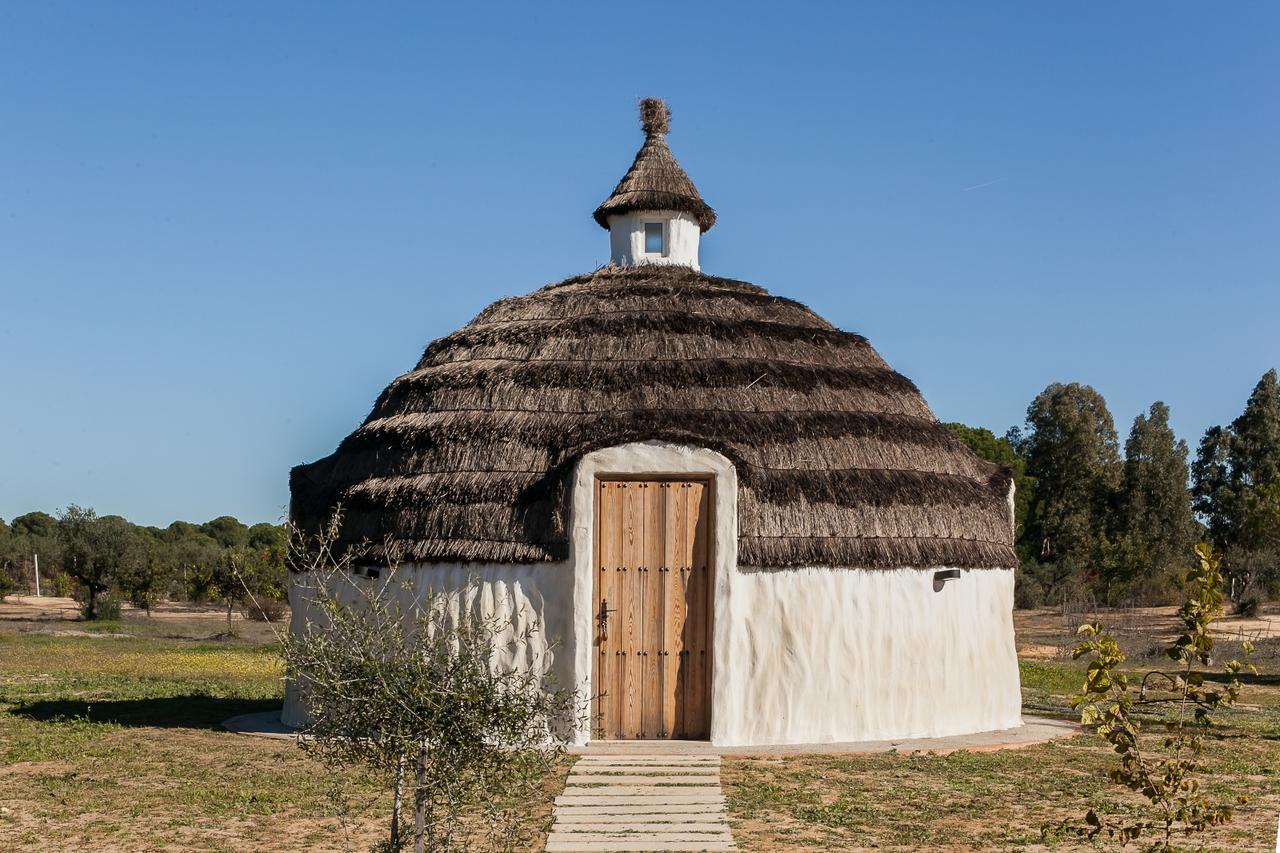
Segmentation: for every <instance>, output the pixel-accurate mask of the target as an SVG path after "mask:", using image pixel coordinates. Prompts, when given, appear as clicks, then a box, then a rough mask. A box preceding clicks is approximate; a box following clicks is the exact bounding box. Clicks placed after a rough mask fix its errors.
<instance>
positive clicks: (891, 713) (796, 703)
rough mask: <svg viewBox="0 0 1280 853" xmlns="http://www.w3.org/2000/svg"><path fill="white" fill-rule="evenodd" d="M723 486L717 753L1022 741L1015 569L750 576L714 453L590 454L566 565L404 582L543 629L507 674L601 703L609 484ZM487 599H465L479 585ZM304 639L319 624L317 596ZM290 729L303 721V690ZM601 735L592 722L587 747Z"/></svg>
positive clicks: (640, 447)
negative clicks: (602, 560)
mask: <svg viewBox="0 0 1280 853" xmlns="http://www.w3.org/2000/svg"><path fill="white" fill-rule="evenodd" d="M640 473H643V474H671V475H676V476H679V475H682V474H684V475H687V474H703V475H707V474H710V475H712V476H713V477H714V478H715V492H714V496H713V500H714V502H715V503H714V513H715V543H714V547H715V555H714V557H715V566H714V568H715V605H714V611H713V620H714V625H713V644H714V648H713V650H712V687H711V706H712V711H711V740H712V742H713V743H714V744H716V745H718V746H750V745H763V744H785V743H824V742H837V741H860V740H889V739H899V738H912V737H938V736H944V735H955V734H965V733H972V732H980V731H992V730H998V729H1007V728H1013V727H1015V726H1018V725H1020V724H1021V717H1020V707H1021V694H1020V688H1019V682H1018V665H1017V657H1016V653H1015V650H1014V639H1013V571H1012V570H1011V569H999V570H980V571H963V572H961V576H960V578H959V579H957V580H952V581H947V582H946V583H945V584H940V585H939V584H935V582H934V574H935V571H936V570H934V569H896V570H866V569H831V568H807V569H785V570H770V571H743V570H740V569H738V568H737V474H736V472H735V471H734V468H733V465H732V464H731V463H730V462H729V461H728V460H727V459H726V458H725V457H723V456H721V455H720V454H718V453H715V452H713V451H710V450H706V449H700V448H690V447H681V446H677V445H671V444H664V443H659V442H644V443H637V444H628V445H624V446H621V447H613V448H608V449H605V450H600V451H596V452H594V453H591V454H588V455H587V456H585V457H584V458H583V459H582V461H581V462H580V463H579V465H578V468H577V470H576V473H575V476H574V487H573V488H574V491H573V522H572V537H571V546H570V559H569V562H568V563H567V564H564V563H562V564H555V563H548V564H539V565H531V566H530V565H524V566H474V565H472V566H462V565H456V564H455V565H421V566H404V567H401V568H400V569H399V570H397V572H396V573H394V575H393V576H392V579H391V580H388V579H387V578H386V577H384V578H380V579H379V580H378V581H364V583H388V582H392V583H397V584H400V583H401V582H402V580H403V579H404V578H405V577H409V578H411V579H412V583H411V584H409V585H408V586H407V588H405V589H404V590H403V591H402V592H399V593H398V594H400V595H402V596H423V595H425V593H426V591H427V589H428V588H434V589H435V590H437V591H439V592H448V593H450V594H452V595H453V602H454V604H453V606H454V607H458V606H463V605H465V606H466V607H468V608H469V609H470V610H471V612H473V613H486V614H492V613H503V614H506V615H509V616H511V617H512V621H513V622H514V623H515V625H516V626H518V627H517V628H516V629H515V632H516V633H520V632H522V626H524V625H528V624H531V623H532V622H536V623H538V625H539V629H538V630H537V631H535V632H533V633H532V634H531V635H530V637H529V639H528V642H525V643H510V644H508V645H507V646H505V647H504V648H503V650H502V651H501V652H500V654H499V657H498V663H499V664H500V665H507V666H520V667H525V666H530V665H537V664H538V662H539V661H542V660H545V661H547V663H548V666H549V668H550V672H551V673H552V676H553V678H554V681H555V683H556V685H557V686H562V687H563V686H572V687H574V688H576V689H578V690H579V691H580V692H581V694H582V695H583V696H584V697H585V696H589V695H590V692H591V683H592V667H593V664H594V654H593V647H592V637H593V633H592V631H593V623H592V619H593V616H594V613H593V609H592V602H593V588H592V584H593V583H594V572H593V571H592V566H593V564H594V555H593V553H592V549H593V548H594V540H595V537H594V525H595V518H594V514H595V506H594V482H595V479H596V477H597V476H600V475H610V474H640ZM469 578H471V579H474V581H475V582H476V586H474V587H473V589H472V593H471V595H470V597H469V598H468V600H466V601H465V602H463V601H462V600H461V598H460V597H459V591H460V590H462V589H464V588H467V586H468V579H469ZM293 596H294V597H293V599H292V600H294V601H295V602H298V605H299V606H295V608H294V615H293V620H294V623H293V629H294V630H300V629H301V628H302V626H303V624H304V620H305V619H307V618H308V616H307V608H306V605H305V597H306V595H305V589H304V588H299V587H297V586H296V585H295V591H294V593H293ZM284 720H285V722H286V723H288V724H290V725H297V724H299V723H300V722H301V721H302V714H301V707H300V703H299V702H298V700H297V697H296V696H294V695H293V691H287V694H286V703H285V713H284ZM589 737H590V731H589V726H588V725H583V726H582V727H580V728H579V729H578V730H577V731H576V732H575V738H574V739H575V741H576V742H577V743H585V742H586V741H587V740H588V738H589Z"/></svg>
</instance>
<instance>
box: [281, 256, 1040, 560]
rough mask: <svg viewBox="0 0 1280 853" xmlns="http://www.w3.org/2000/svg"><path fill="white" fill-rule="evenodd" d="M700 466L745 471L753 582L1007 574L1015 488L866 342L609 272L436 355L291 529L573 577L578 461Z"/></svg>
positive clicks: (481, 320) (360, 432)
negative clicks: (632, 453)
mask: <svg viewBox="0 0 1280 853" xmlns="http://www.w3.org/2000/svg"><path fill="white" fill-rule="evenodd" d="M646 440H660V441H669V442H675V443H680V444H688V445H693V446H697V447H707V448H710V449H712V450H715V451H718V452H720V453H722V454H724V455H725V456H726V457H728V458H729V459H730V460H731V461H732V462H733V463H734V465H735V466H736V468H737V471H738V478H739V494H738V513H739V518H738V529H739V541H738V555H739V562H740V564H741V565H743V566H746V567H758V568H785V567H793V566H854V567H865V568H894V567H902V566H915V567H931V566H958V567H965V568H994V567H1009V566H1013V565H1015V564H1016V557H1015V556H1014V552H1013V547H1012V545H1013V543H1012V535H1011V532H1010V521H1009V509H1008V503H1007V500H1006V499H1007V495H1008V489H1009V474H1008V472H1007V471H1005V470H1003V469H1001V468H999V467H997V466H994V465H991V464H989V463H987V462H984V461H982V460H980V459H979V458H977V457H976V456H974V455H973V453H971V452H970V451H969V450H968V448H966V447H965V446H964V445H963V444H961V443H960V442H959V441H957V440H956V439H955V438H954V437H953V436H952V435H951V434H950V433H949V432H948V431H947V430H946V429H944V428H943V427H942V426H941V425H939V424H938V422H937V421H936V420H935V419H934V417H933V414H932V413H931V412H930V411H929V408H928V406H927V405H926V404H925V402H924V400H923V399H922V398H921V396H920V393H919V391H917V390H916V387H915V386H914V385H913V384H912V383H911V381H910V380H909V379H907V378H906V377H904V376H902V375H901V374H898V373H895V372H894V371H893V370H892V369H890V368H889V366H888V365H887V364H885V362H884V360H883V359H881V358H880V356H879V355H878V354H877V353H876V351H875V350H874V349H872V347H871V345H870V344H868V343H867V341H866V340H865V339H864V338H862V337H860V336H858V335H854V334H851V333H848V332H842V331H840V330H838V329H836V328H834V327H832V326H831V325H830V324H829V323H827V322H826V321H825V320H823V319H822V318H820V317H819V316H817V315H816V314H814V313H813V312H812V311H810V310H809V309H807V308H805V307H804V306H803V305H800V304H799V303H797V302H793V301H791V300H787V299H780V298H778V297H774V296H770V295H769V294H768V293H766V292H765V291H764V290H762V289H760V288H758V287H756V286H754V285H750V284H746V283H744V282H738V281H732V280H730V279H723V278H716V277H713V276H709V275H705V274H703V273H700V272H696V271H694V270H692V269H688V268H686V267H680V266H637V267H605V268H603V269H601V270H598V271H596V272H594V273H591V274H589V275H584V276H578V277H575V278H571V279H568V280H567V281H564V282H561V283H559V284H555V285H550V286H548V287H544V288H542V289H541V290H538V291H536V292H534V293H531V294H529V295H527V296H519V297H513V298H510V299H504V300H501V301H499V302H497V303H495V304H493V305H491V306H490V307H488V308H486V309H485V310H484V311H483V312H481V313H480V315H479V316H478V317H476V319H475V320H474V321H473V322H471V323H470V324H468V325H467V326H465V327H463V328H462V329H460V330H459V331H457V332H455V333H453V334H451V335H447V336H445V337H443V338H440V339H439V340H437V341H435V342H433V343H432V344H431V345H430V346H428V347H427V349H426V352H425V353H424V354H423V357H422V359H421V361H420V362H419V363H418V365H417V366H416V367H415V368H414V369H413V370H412V371H410V372H409V373H406V374H404V375H403V376H401V377H399V378H398V379H396V380H395V381H394V382H392V383H391V385H390V386H389V387H388V388H387V389H386V390H385V391H384V392H383V393H382V395H381V396H380V397H379V398H378V401H377V403H375V405H374V407H373V411H372V412H371V413H370V414H369V417H368V418H367V419H366V420H365V422H364V424H363V425H362V426H361V427H360V428H359V429H357V430H356V431H355V432H354V433H352V434H351V435H350V436H348V437H347V438H346V440H344V441H343V442H342V444H341V445H340V446H339V447H338V449H337V451H336V452H335V453H333V454H332V455H331V456H328V457H326V458H324V459H321V460H319V461H318V462H315V463H312V464H310V465H302V466H299V467H298V468H295V469H294V471H293V476H292V489H293V512H294V516H295V518H296V520H298V521H299V522H300V523H302V524H303V525H304V526H314V525H316V524H318V523H319V522H320V521H321V520H322V519H323V518H324V517H325V516H326V515H327V514H328V512H329V511H330V509H331V508H332V507H333V506H334V505H335V504H337V503H339V502H341V503H342V504H343V506H344V507H345V511H346V518H345V523H344V528H343V536H344V538H345V539H346V540H347V541H350V542H355V541H360V540H368V541H369V542H371V543H373V545H374V546H375V548H374V550H375V552H385V553H387V554H388V555H389V556H391V557H392V559H395V560H414V561H423V562H434V561H438V562H445V561H449V562H453V561H458V562H470V561H476V562H488V563H512V562H521V563H523V562H539V561H561V560H564V559H566V558H567V557H568V552H569V535H570V531H569V510H568V507H569V491H570V485H571V483H570V480H571V476H572V471H573V468H574V464H575V463H576V462H577V461H578V460H579V459H580V458H581V457H582V456H583V455H584V454H586V453H589V452H591V451H593V450H597V449H600V448H604V447H611V446H614V445H618V444H624V443H627V442H632V441H646Z"/></svg>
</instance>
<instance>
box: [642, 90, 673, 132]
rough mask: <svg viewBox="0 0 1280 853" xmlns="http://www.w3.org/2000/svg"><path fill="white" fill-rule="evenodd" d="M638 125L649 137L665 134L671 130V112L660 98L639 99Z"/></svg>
mask: <svg viewBox="0 0 1280 853" xmlns="http://www.w3.org/2000/svg"><path fill="white" fill-rule="evenodd" d="M640 124H641V125H643V126H644V132H645V133H646V134H648V135H649V136H653V135H655V134H659V133H666V132H667V131H668V130H669V129H670V128H671V112H670V111H669V110H668V109H667V102H666V101H664V100H662V98H641V99H640Z"/></svg>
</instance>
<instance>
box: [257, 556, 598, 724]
mask: <svg viewBox="0 0 1280 853" xmlns="http://www.w3.org/2000/svg"><path fill="white" fill-rule="evenodd" d="M312 580H313V579H312V578H311V577H310V576H309V575H293V576H292V577H291V579H290V587H291V589H290V601H291V602H292V603H293V605H294V606H293V613H292V616H291V622H290V626H289V627H290V630H291V631H294V632H299V631H302V630H304V629H305V626H306V624H307V621H308V620H315V619H316V613H315V611H313V610H311V609H310V608H309V603H310V601H311V596H312V595H313V590H312V589H311V587H310V584H311V583H312ZM352 583H354V584H360V585H366V586H367V585H373V584H379V585H382V586H383V587H384V589H385V593H386V594H387V595H388V596H393V597H394V599H395V601H396V603H397V605H398V607H399V609H400V611H401V612H402V613H405V614H408V613H410V612H411V608H412V606H413V605H414V603H415V602H425V601H427V600H428V599H429V598H430V596H431V594H432V593H433V592H434V593H435V595H436V596H437V603H438V605H440V606H445V607H447V608H448V609H449V612H450V614H451V615H454V616H455V617H456V615H457V613H458V612H459V610H460V609H461V608H465V609H466V611H467V612H469V613H471V614H473V615H476V616H485V617H489V616H501V617H503V621H504V622H507V623H508V624H509V626H510V630H509V631H508V632H507V635H506V636H505V637H504V638H500V641H499V644H498V647H497V649H496V654H495V656H494V665H495V666H499V667H506V668H517V669H520V670H528V669H530V668H536V669H540V670H543V671H546V672H548V673H549V674H550V675H551V677H552V679H553V681H554V683H555V685H556V686H567V685H572V684H574V683H575V675H574V670H573V660H572V658H571V657H570V656H569V655H568V654H566V653H565V651H564V648H563V646H562V645H561V638H564V637H572V634H573V631H572V617H573V612H574V610H573V598H572V591H573V575H572V572H571V571H570V570H569V567H568V566H567V565H566V564H564V563H559V564H554V563H552V564H547V563H541V564H538V565H536V566H531V565H516V566H512V565H502V566H476V565H460V564H456V563H454V564H440V565H436V564H432V565H420V564H417V565H416V564H405V565H402V566H400V567H399V568H397V569H396V570H395V572H392V573H388V572H386V571H384V572H382V574H381V575H380V576H379V578H378V579H377V580H367V579H363V578H352ZM339 589H340V592H339V595H340V600H342V601H344V602H351V601H353V600H355V599H356V598H357V593H356V591H355V590H354V589H352V588H350V587H349V586H346V585H343V586H340V587H339ZM281 719H282V720H283V721H284V723H285V724H286V725H290V726H298V725H301V724H302V723H303V722H304V721H305V715H304V713H303V708H302V702H301V700H300V697H299V696H298V694H297V690H296V689H294V687H293V685H291V684H289V685H286V688H285V703H284V711H283V713H282V714H281Z"/></svg>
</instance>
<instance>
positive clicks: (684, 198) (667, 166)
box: [595, 98, 716, 232]
mask: <svg viewBox="0 0 1280 853" xmlns="http://www.w3.org/2000/svg"><path fill="white" fill-rule="evenodd" d="M640 122H641V124H642V125H643V127H644V132H645V139H644V145H642V146H641V147H640V151H639V153H637V154H636V159H635V162H633V163H632V164H631V168H630V169H628V170H627V173H626V174H625V175H623V176H622V180H621V181H619V182H618V186H617V187H615V188H614V190H613V193H612V194H611V195H610V196H609V197H608V198H607V199H605V200H604V201H603V202H602V203H601V204H600V206H599V207H597V208H596V212H595V218H596V222H598V223H600V227H601V228H608V227H609V217H610V216H612V215H614V214H621V213H630V212H631V211H633V210H653V211H659V210H674V211H678V212H681V213H688V214H689V215H691V216H692V217H693V218H694V219H696V220H698V225H699V227H701V229H702V230H703V232H706V231H707V230H708V229H710V228H711V226H712V225H715V224H716V212H715V211H714V210H712V209H711V206H710V205H708V204H707V203H706V202H705V201H703V200H702V196H700V195H698V188H697V187H695V186H694V185H693V181H691V180H690V179H689V176H688V175H686V174H685V171H684V169H681V168H680V164H679V163H678V162H676V157H675V155H674V154H672V153H671V149H670V148H668V147H667V140H666V133H667V130H668V128H669V127H670V124H671V116H670V113H669V112H668V111H667V105H666V102H665V101H662V100H660V99H658V98H645V99H644V100H643V101H641V102H640Z"/></svg>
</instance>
